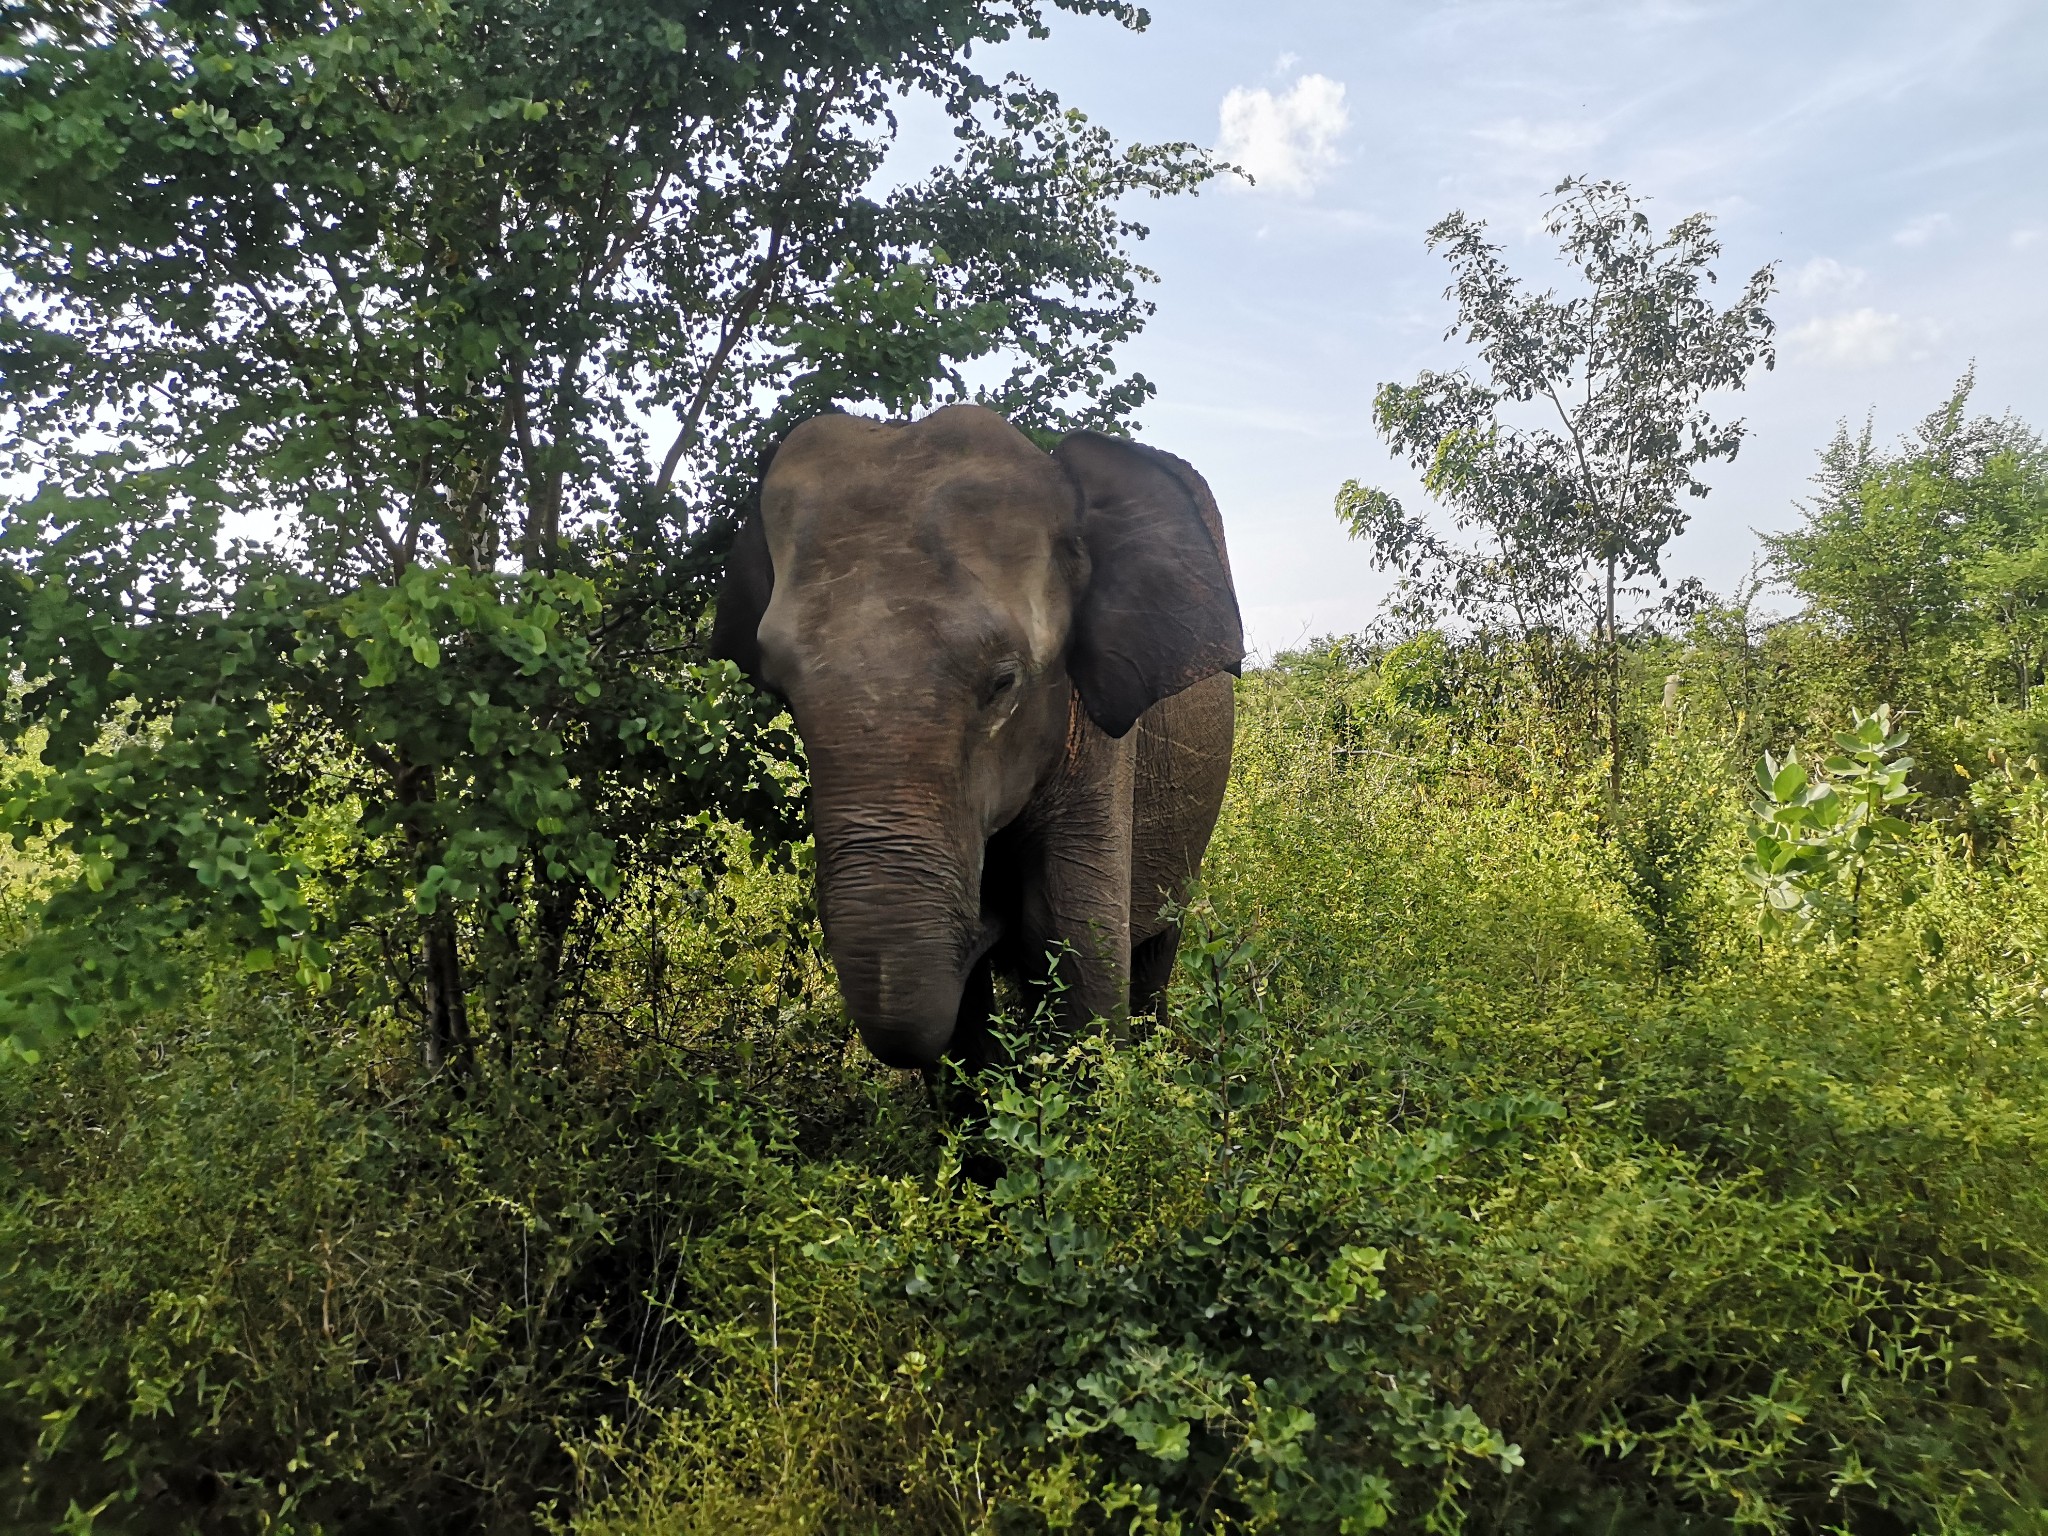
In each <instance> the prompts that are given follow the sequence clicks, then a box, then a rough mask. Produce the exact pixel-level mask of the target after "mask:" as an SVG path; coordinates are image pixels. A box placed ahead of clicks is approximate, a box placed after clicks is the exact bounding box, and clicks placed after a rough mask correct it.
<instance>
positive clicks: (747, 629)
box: [712, 405, 1244, 1068]
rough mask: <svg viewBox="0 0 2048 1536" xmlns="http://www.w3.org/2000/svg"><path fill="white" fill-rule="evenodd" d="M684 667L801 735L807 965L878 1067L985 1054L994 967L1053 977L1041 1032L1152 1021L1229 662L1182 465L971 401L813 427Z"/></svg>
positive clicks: (790, 452)
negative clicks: (706, 673)
mask: <svg viewBox="0 0 2048 1536" xmlns="http://www.w3.org/2000/svg"><path fill="white" fill-rule="evenodd" d="M712 649H713V652H714V654H716V655H719V656H723V657H726V658H729V659H731V660H732V661H734V662H737V663H738V664H739V666H740V668H741V669H742V670H743V671H745V672H746V673H747V674H748V675H749V676H750V677H751V678H753V679H754V680H755V681H756V682H757V683H758V684H759V685H760V686H762V687H763V688H765V689H767V690H769V691H770V692H772V693H773V694H775V695H777V696H778V697H780V698H781V699H782V700H783V701H784V702H785V703H786V704H787V705H788V706H789V710H790V714H791V716H792V717H793V718H794V720H795V722H796V727H797V731H798V733H799V734H800V735H801V736H802V738H803V742H804V749H805V752H806V754H807V755H808V757H809V759H810V771H811V791H810V815H811V827H812V831H813V833H814V835H815V837H816V840H817V853H818V864H817V867H818V897H819V911H820V914H821V916H822V918H823V921H824V928H825V942H826V947H827V949H828V950H829V951H830V953H831V956H832V960H833V963H834V965H835V966H836V967H837V969H838V972H839V982H840V989H841V991H842V993H843V995H844V997H845V999H846V1005H847V1008H848V1011H849V1012H850V1013H851V1014H852V1016H853V1019H854V1022H855V1023H856V1024H857V1025H858V1026H859V1027H860V1032H861V1037H862V1039H864V1040H865V1041H866V1042H867V1045H868V1048H869V1049H870V1050H871V1051H873V1052H874V1054H875V1055H876V1056H878V1057H879V1058H881V1060H883V1061H884V1062H887V1063H889V1064H890V1065H892V1066H899V1067H924V1068H930V1067H932V1066H934V1065H935V1064H936V1063H937V1062H938V1061H939V1060H940V1059H941V1058H942V1057H951V1058H953V1059H956V1060H960V1061H963V1062H965V1063H967V1064H969V1065H974V1064H978V1063H979V1062H981V1061H982V1060H984V1059H986V1049H987V1047H986V1026H987V1020H988V1015H989V1010H990V1007H991V1002H992V997H993V991H992V988H993V977H994V975H995V974H996V973H997V972H1003V973H1006V974H1008V975H1011V976H1013V977H1015V978H1017V979H1018V981H1019V982H1020V983H1022V984H1023V986H1024V987H1025V988H1026V995H1027V996H1032V995H1038V996H1042V995H1044V993H1045V990H1046V988H1047V987H1048V985H1049V984H1050V983H1052V982H1053V981H1054V980H1055V973H1054V971H1053V970H1052V967H1053V966H1057V967H1058V968H1059V970H1058V973H1057V977H1056V979H1057V982H1058V986H1057V987H1056V988H1055V989H1054V992H1055V995H1056V998H1057V1002H1056V1009H1057V1013H1058V1015H1059V1016H1060V1018H1061V1019H1062V1021H1063V1022H1065V1023H1069V1024H1071V1023H1077V1022H1085V1021H1086V1020H1087V1019H1090V1018H1094V1017H1107V1018H1117V1017H1120V1016H1122V1015H1124V1014H1125V1013H1126V1012H1127V1011H1131V1010H1135V1011H1144V1010H1146V1009H1148V1008H1150V1007H1151V1006H1152V1005H1153V1004H1154V1003H1155V1002H1156V999H1157V997H1158V994H1159V993H1160V991H1161V989H1162V988H1163V987H1164V986H1165V984H1166V979H1167V976H1168V974H1169V972H1170V971H1171V970H1172V966H1173V956H1174V950H1175V947H1176V946H1177V944H1178V943H1179V938H1180V935H1179V931H1178V929H1177V928H1176V927H1175V926H1174V925H1173V923H1172V922H1170V921H1169V920H1168V919H1167V917H1166V916H1164V915H1162V908H1163V907H1166V906H1167V905H1168V904H1169V903H1171V902H1173V901H1176V900H1177V899H1179V898H1180V897H1181V896H1182V895H1183V894H1184V893H1185V891H1186V889H1187V884H1188V881H1189V880H1190V879H1191V878H1192V877H1193V875H1194V873H1195V870H1196V869H1197V867H1198V866H1199V865H1200V863H1201V859H1202V853H1203V850H1204V849H1205V848H1206V847H1207V846H1208V842H1209V834H1210V831H1211V829H1212V828H1213V827H1214V826H1215V822H1216V814H1217V811H1218V809H1219V808H1220V806H1221V805H1222V801H1223V789H1224V783H1225V780H1226V779H1227V778H1228V776H1229V772H1230V746H1231V729H1232V724H1233V718H1234V703H1233V698H1232V692H1231V680H1230V678H1229V677H1228V676H1225V675H1223V674H1226V673H1235V672H1236V671H1237V670H1238V669H1239V667H1240V665H1241V664H1242V661H1243V655H1244V638H1243V630H1242V626H1241V624H1240V621H1239V617H1238V610H1237V597H1236V593H1235V591H1234V589H1233V587H1232V585H1231V580H1230V564H1229V559H1228V557H1227V555H1226V554H1225V552H1224V545H1223V525H1222V522H1221V519H1220V518H1219V517H1218V515H1217V511H1216V503H1215V500H1214V498H1213V497H1212V496H1211V495H1210V493H1209V488H1208V486H1207V485H1206V484H1204V483H1203V480H1202V477H1201V476H1200V475H1198V474H1196V473H1195V472H1194V470H1193V469H1191V468H1190V467H1189V466H1188V465H1187V464H1186V463H1184V462H1183V461H1182V460H1180V459H1177V458H1174V457H1173V456H1172V455H1171V454H1166V453H1161V452H1158V451H1157V450H1155V449H1150V448H1145V447H1141V446H1139V445H1137V444H1135V443H1131V442H1128V441H1125V440H1122V439H1119V438H1114V437H1105V436H1102V435H1100V434H1098V433H1093V432H1078V433H1075V434H1073V435H1071V436H1069V437H1067V438H1065V439H1064V440H1063V441H1062V442H1061V443H1060V444H1059V446H1058V447H1057V448H1056V449H1054V450H1053V451H1052V452H1051V453H1046V452H1044V451H1043V450H1042V449H1040V448H1038V447H1037V446H1036V445H1035V444H1033V443H1032V442H1031V440H1030V439H1029V438H1027V437H1025V436H1024V434H1023V433H1021V432H1019V431H1018V430H1017V429H1016V428H1014V427H1012V426H1011V425H1010V424H1009V423H1008V422H1006V421H1004V420H1003V419H1002V418H1001V417H1000V416H998V415H996V414H995V413H993V412H991V411H988V410H984V409H982V408H981V407H979V406H973V405H953V406H947V407H945V408H943V409H941V410H938V411H935V412H933V413H932V414H931V415H929V416H926V417H925V418H924V419H923V420H921V421H918V422H915V423H913V424H909V425H903V424H896V423H883V422H876V421H869V420H865V419H863V418H860V417H855V416H843V415H831V416H821V417H817V418H814V419H812V420H810V421H807V422H805V423H804V424H803V425H802V426H800V427H798V428H797V429H796V430H795V431H793V432H791V433H790V434H789V436H788V437H787V438H786V439H785V440H784V441H783V443H782V445H781V446H780V448H779V449H778V450H777V451H776V453H775V456H774V458H773V460H772V461H771V462H770V464H769V467H768V470H767V473H766V475H765V476H764V477H763V479H762V483H761V499H760V505H759V508H758V510H757V511H756V512H755V513H754V514H753V515H752V516H750V517H749V518H748V520H747V521H746V523H745V524H744V525H743V526H742V528H741V530H740V532H739V536H738V539H737V541H736V543H735V545H734V548H733V553H732V556H731V560H730V563H729V565H728V567H727V573H726V578H725V584H724V586H723V588H722V590H721V592H720V595H719V599H718V612H717V616H716V620H715V622H714V625H713V631H712ZM1134 727H1135V729H1134ZM1048 956H1052V957H1054V958H1051V959H1049V958H1048Z"/></svg>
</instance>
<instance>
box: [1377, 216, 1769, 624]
mask: <svg viewBox="0 0 2048 1536" xmlns="http://www.w3.org/2000/svg"><path fill="white" fill-rule="evenodd" d="M1556 190H1557V193H1558V196H1559V198H1560V201H1559V202H1558V203H1557V204H1556V205H1555V206H1554V207H1553V208H1552V209H1551V211H1550V213H1549V215H1548V216H1547V218H1546V220H1545V223H1544V228H1545V230H1546V231H1547V232H1548V233H1549V234H1550V235H1551V237H1552V238H1554V239H1555V240H1556V241H1557V242H1558V247H1559V253H1560V255H1561V256H1562V257H1563V259H1564V260H1565V261H1566V262H1567V263H1569V264H1570V266H1571V267H1572V268H1573V269H1574V271H1575V272H1576V274H1577V275H1578V277H1579V279H1580V280H1581V285H1582V286H1581V288H1580V291H1578V292H1576V293H1573V294H1571V295H1570V296H1569V297H1560V295H1559V294H1558V293H1557V292H1556V291H1555V290H1545V291H1543V292H1540V293H1533V292H1529V291H1527V290H1526V289H1525V288H1524V286H1523V284H1522V281H1521V279H1519V278H1517V277H1516V276H1515V275H1514V274H1513V273H1511V272H1510V271H1509V270H1508V267H1507V263H1506V260H1505V259H1504V257H1503V255H1502V248H1501V246H1500V245H1498V244H1497V243H1494V242H1492V241H1489V240H1488V239H1487V238H1486V226H1485V224H1484V223H1483V222H1482V221H1480V220H1477V219H1473V218H1471V217H1469V216H1468V215H1466V214H1464V213H1453V214H1451V215H1449V216H1448V217H1447V218H1445V219H1443V220H1442V221H1440V222H1439V223H1438V224H1436V225H1435V227H1433V228H1432V229H1431V230H1430V232H1429V246H1430V249H1432V250H1435V251H1440V252H1442V253H1443V255H1444V257H1445V259H1446V260H1448V261H1449V262H1450V264H1451V268H1452V272H1453V274H1454V276H1453V280H1452V284H1451V286H1450V288H1449V289H1447V290H1446V292H1445V297H1446V298H1449V299H1452V300H1453V301H1455V303H1456V304H1457V307H1458V313H1457V319H1456V321H1455V322H1454V323H1453V324H1452V326H1451V328H1450V330H1449V331H1448V332H1447V336H1449V337H1451V338H1455V339H1462V340H1464V341H1467V342H1469V343H1470V344H1471V345H1472V346H1473V347H1475V348H1476V349H1477V351H1478V353H1479V358H1480V362H1481V364H1482V365H1483V372H1482V373H1481V374H1480V375H1477V376H1475V375H1474V374H1473V373H1471V372H1469V371H1467V370H1465V369H1462V368H1460V369H1455V370H1452V371H1450V372H1438V371H1436V370H1433V369H1432V370H1427V371H1425V372H1424V373H1423V374H1422V375H1421V376H1420V377H1419V378H1418V379H1417V380H1416V381H1415V383H1413V384H1408V385H1403V384H1385V385H1382V386H1381V387H1380V390H1379V393H1378V395H1377V396H1375V398H1374V401H1373V420H1374V423H1375V425H1377V426H1378V428H1379V430H1380V433H1381V435H1382V436H1383V437H1385V438H1386V440H1387V442H1388V444H1389V445H1390V446H1391V447H1392V448H1393V449H1394V450H1395V451H1396V452H1397V453H1399V454H1401V455H1402V456H1403V457H1405V458H1406V459H1407V460H1408V461H1409V462H1410V463H1411V464H1413V465H1414V466H1415V468H1417V469H1419V470H1421V471H1422V472H1423V474H1424V477H1425V482H1424V483H1425V485H1426V486H1427V488H1428V490H1429V492H1430V494H1431V495H1432V496H1434V497H1436V498H1437V499H1439V500H1440V501H1442V502H1443V504H1444V506H1445V507H1446V509H1447V510H1448V511H1449V513H1450V516H1451V520H1452V522H1453V524H1454V525H1455V526H1456V527H1457V528H1458V529H1459V530H1460V531H1465V530H1477V531H1478V533H1479V534H1480V536H1481V539H1480V543H1479V545H1478V546H1477V547H1476V548H1466V547H1462V546H1459V545H1457V544H1454V543H1452V542H1451V541H1449V540H1446V539H1444V538H1442V537H1441V536H1440V535H1438V534H1437V533H1436V532H1434V531H1433V530H1432V529H1431V528H1430V527H1429V526H1428V523H1427V521H1426V520H1425V519H1424V518H1422V517H1417V516H1411V515H1410V514H1408V513H1407V512H1405V511H1404V510H1403V508H1402V506H1401V504H1400V502H1399V501H1398V500H1396V499H1395V498H1394V497H1393V496H1391V495H1389V494H1387V493H1386V492H1384V491H1379V490H1374V489H1371V488H1369V487H1366V486H1363V485H1361V484H1360V483H1359V482H1357V481H1350V482H1347V483H1346V485H1345V486H1344V488H1343V490H1342V491H1340V492H1339V493H1338V497H1337V515H1338V518H1339V520H1340V521H1342V522H1343V523H1344V524H1345V525H1346V526H1347V527H1348V528H1349V529H1350V530H1351V533H1352V535H1353V536H1354V537H1356V538H1360V539H1363V540H1365V541H1366V542H1367V543H1369V544H1370V545H1371V546H1372V550H1373V556H1374V559H1375V561H1376V562H1377V563H1378V564H1380V565H1381V566H1391V567H1392V568H1394V569H1395V570H1396V571H1398V572H1400V574H1401V575H1402V577H1403V579H1404V582H1405V583H1406V585H1407V587H1408V590H1409V592H1410V593H1411V594H1412V595H1413V596H1414V597H1416V598H1418V599H1420V600H1421V601H1422V603H1423V604H1424V605H1425V606H1426V607H1428V608H1430V609H1432V610H1435V611H1442V610H1444V609H1450V610H1452V611H1455V612H1457V613H1459V614H1460V615H1463V616H1465V617H1468V618H1477V619H1481V620H1485V621H1498V620H1499V619H1501V618H1502V617H1508V618H1511V619H1512V622H1513V625H1514V627H1515V628H1516V630H1517V631H1518V632H1520V633H1524V634H1526V633H1529V632H1531V631H1533V630H1536V629H1539V628H1546V627H1559V626H1577V625H1580V624H1584V623H1590V622H1595V621H1598V620H1600V619H1602V618H1603V617H1607V615H1606V613H1605V608H1606V607H1611V603H1610V604H1605V605H1603V600H1602V591H1601V586H1600V578H1609V577H1611V578H1614V579H1619V580H1620V581H1624V582H1626V581H1633V580H1635V579H1637V578H1639V577H1643V576H1655V575H1657V574H1658V571H1659V565H1660V562H1661V560H1662V556H1663V551H1664V547H1665V546H1666V545H1667V544H1668V543H1669V542H1670V541H1671V540H1672V539H1673V538H1674V537H1676V536H1677V535H1678V533H1679V532H1680V531H1681V530H1682V529H1683V528H1684V527H1685V524H1686V521H1687V514H1686V512H1685V510H1684V507H1683V504H1682V503H1683V500H1684V499H1687V498H1693V497H1701V496H1704V495H1706V494H1707V486H1706V484H1705V483H1704V482H1703V481H1701V480H1700V478H1699V471H1700V469H1701V468H1702V467H1703V466H1704V465H1706V464H1708V463H1711V462H1713V461H1715V460H1718V459H1729V458H1733V457H1734V456H1735V453H1736V450H1737V449H1738V448H1739V447H1740V445H1741V442H1742V436H1743V427H1742V423H1741V422H1739V421H1734V422H1718V421H1716V420H1715V419H1714V418H1713V417H1712V416H1711V415H1710V414H1708V412H1707V411H1706V410H1705V408H1704V407H1703V405H1702V403H1701V402H1702V400H1703V397H1704V396H1706V395H1707V394H1709V393H1710V392H1712V391H1714V390H1718V389H1735V388H1740V387H1741V386H1742V384H1743V382H1744V381H1745V379H1746V378H1747V377H1748V375H1749V372H1750V370H1751V369H1752V368H1754V367H1755V366H1756V365H1757V364H1759V363H1761V364H1763V365H1764V366H1765V367H1766V368H1768V367H1770V366H1772V364H1773V362H1774V353H1773V351H1772V348H1771V334H1772V322H1771V319H1770V317H1769V315H1768V314H1766V313H1765V310H1764V303H1765V301H1766V300H1767V299H1768V298H1769V296H1770V293H1771V290H1772V287H1773V283H1774V278H1773V274H1772V272H1771V269H1770V268H1768V267H1766V268H1763V269H1761V270H1759V271H1757V272H1756V273H1754V274H1753V275H1752V276H1751V277H1750V278H1749V280H1748V282H1747V283H1745V284H1744V285H1743V288H1742V290H1741V292H1740V293H1739V294H1738V295H1737V296H1736V298H1735V301H1734V302H1733V303H1732V304H1730V305H1729V306H1728V307H1727V308H1726V309H1717V308H1716V307H1715V305H1714V304H1713V302H1712V299H1711V297H1710V296H1709V295H1708V294H1707V293H1706V291H1705V290H1706V288H1707V286H1708V285H1710V284H1712V283H1713V282H1714V281H1715V274H1714V271H1713V267H1712V263H1713V262H1714V261H1715V260H1716V259H1717V258H1718V257H1719V255H1720V253H1721V247H1720V242H1719V240H1718V239H1717V238H1716V237H1715V235H1714V231H1713V221H1712V220H1711V219H1710V218H1709V217H1708V216H1707V215H1705V214H1692V215H1690V216H1688V217H1686V218H1683V219H1680V220H1679V221H1678V222H1677V223H1676V224H1674V225H1672V226H1671V228H1670V229H1669V230H1668V231H1666V232H1665V233H1663V234H1662V235H1659V234H1658V233H1657V232H1656V230H1655V229H1654V227H1653V226H1652V225H1651V223H1650V219H1649V216H1648V215H1647V214H1646V213H1644V212H1643V209H1642V204H1641V200H1640V199H1639V198H1637V197H1635V196H1634V195H1632V194H1631V193H1630V192H1629V191H1628V189H1627V188H1626V187H1624V186H1622V185H1621V184H1620V183H1618V182H1611V181H1602V182H1587V181H1583V180H1580V179H1577V178H1573V179H1570V180H1567V181H1564V182H1562V183H1560V184H1559V186H1558V187H1557V189H1556ZM1524 408H1527V409H1524ZM1589 577H1591V578H1595V579H1593V580H1589V579H1588V578H1589Z"/></svg>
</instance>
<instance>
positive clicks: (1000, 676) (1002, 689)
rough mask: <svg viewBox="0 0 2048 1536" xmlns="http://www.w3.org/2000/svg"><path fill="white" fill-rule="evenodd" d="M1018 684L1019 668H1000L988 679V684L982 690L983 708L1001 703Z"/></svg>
mask: <svg viewBox="0 0 2048 1536" xmlns="http://www.w3.org/2000/svg"><path fill="white" fill-rule="evenodd" d="M1016 686H1017V669H1016V668H1015V667H1004V668H1002V669H1000V670H999V671H998V672H997V673H996V674H995V675H994V676H993V677H991V678H990V679H989V680H988V684H987V686H985V687H984V688H983V689H982V690H981V706H982V708H983V709H987V708H989V707H990V706H991V705H993V704H997V703H1000V702H1001V700H1002V699H1003V697H1004V696H1005V695H1006V694H1008V693H1009V691H1010V690H1011V689H1012V688H1014V687H1016Z"/></svg>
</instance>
